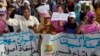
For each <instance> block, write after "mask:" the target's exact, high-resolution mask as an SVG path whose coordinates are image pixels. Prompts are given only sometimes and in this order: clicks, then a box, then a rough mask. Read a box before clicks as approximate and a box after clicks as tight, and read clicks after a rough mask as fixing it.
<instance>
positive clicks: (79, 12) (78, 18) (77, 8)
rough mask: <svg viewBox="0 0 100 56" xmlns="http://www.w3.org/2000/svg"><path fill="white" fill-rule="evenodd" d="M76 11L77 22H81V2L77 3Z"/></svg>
mask: <svg viewBox="0 0 100 56" xmlns="http://www.w3.org/2000/svg"><path fill="white" fill-rule="evenodd" d="M74 11H75V14H76V22H78V23H80V21H81V20H80V15H81V4H80V3H76V4H75V7H74Z"/></svg>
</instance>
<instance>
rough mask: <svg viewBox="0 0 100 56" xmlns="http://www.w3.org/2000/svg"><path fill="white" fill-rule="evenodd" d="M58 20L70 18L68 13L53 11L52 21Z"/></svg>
mask: <svg viewBox="0 0 100 56" xmlns="http://www.w3.org/2000/svg"><path fill="white" fill-rule="evenodd" d="M57 20H64V21H67V20H68V14H66V13H58V12H53V15H52V18H51V21H57Z"/></svg>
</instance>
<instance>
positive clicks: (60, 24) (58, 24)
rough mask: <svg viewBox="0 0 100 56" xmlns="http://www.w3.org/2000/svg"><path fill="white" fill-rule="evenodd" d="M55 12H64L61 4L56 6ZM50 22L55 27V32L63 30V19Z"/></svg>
mask: <svg viewBox="0 0 100 56" xmlns="http://www.w3.org/2000/svg"><path fill="white" fill-rule="evenodd" d="M57 12H59V13H64V10H63V8H62V5H58V6H57ZM52 24H53V26H54V28H55V29H56V31H57V33H60V32H64V21H63V20H57V21H52Z"/></svg>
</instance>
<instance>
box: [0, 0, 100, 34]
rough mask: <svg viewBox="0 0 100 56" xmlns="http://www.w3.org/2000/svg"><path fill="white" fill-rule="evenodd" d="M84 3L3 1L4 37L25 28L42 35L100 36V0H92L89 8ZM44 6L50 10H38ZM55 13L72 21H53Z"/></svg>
mask: <svg viewBox="0 0 100 56" xmlns="http://www.w3.org/2000/svg"><path fill="white" fill-rule="evenodd" d="M80 1H81V0H0V34H5V33H10V32H20V31H23V30H25V29H30V30H32V31H34V32H35V33H41V34H57V33H61V32H62V33H70V34H85V33H99V32H100V24H99V23H100V1H99V0H89V1H91V3H90V4H89V5H87V4H86V3H80ZM86 1H87V0H86ZM43 5H47V6H48V8H46V9H40V10H38V9H39V7H41V6H43ZM41 10H42V11H41ZM53 12H59V13H66V14H68V21H63V20H56V21H52V20H51V17H52V14H53Z"/></svg>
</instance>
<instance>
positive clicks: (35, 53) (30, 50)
mask: <svg viewBox="0 0 100 56" xmlns="http://www.w3.org/2000/svg"><path fill="white" fill-rule="evenodd" d="M37 40H38V35H35V34H33V33H32V32H31V31H23V32H20V33H9V34H5V35H3V36H1V37H0V56H39V50H38V48H37V45H38V44H37Z"/></svg>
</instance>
